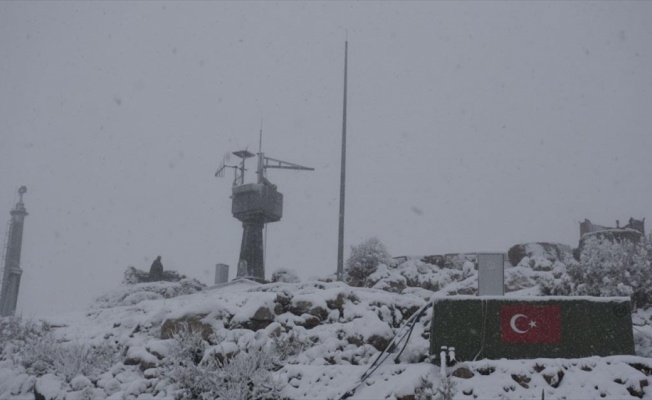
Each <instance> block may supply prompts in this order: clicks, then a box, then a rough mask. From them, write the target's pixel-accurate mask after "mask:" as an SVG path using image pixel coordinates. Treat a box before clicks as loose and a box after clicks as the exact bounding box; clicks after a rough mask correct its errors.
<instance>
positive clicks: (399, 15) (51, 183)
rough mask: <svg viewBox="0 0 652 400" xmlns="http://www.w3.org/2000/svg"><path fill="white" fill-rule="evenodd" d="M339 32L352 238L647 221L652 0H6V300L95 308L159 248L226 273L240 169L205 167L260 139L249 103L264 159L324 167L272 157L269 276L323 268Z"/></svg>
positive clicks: (554, 231)
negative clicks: (277, 197)
mask: <svg viewBox="0 0 652 400" xmlns="http://www.w3.org/2000/svg"><path fill="white" fill-rule="evenodd" d="M347 32H348V33H347ZM347 35H348V40H349V99H348V102H349V109H348V116H349V118H348V134H349V135H348V144H349V147H348V167H349V169H348V183H347V185H348V186H347V202H346V207H347V208H346V213H347V214H346V215H347V221H346V235H345V241H346V246H347V253H348V248H349V246H350V245H351V244H356V243H359V242H360V241H362V240H363V239H365V238H367V237H369V236H374V235H375V236H377V237H378V238H379V239H380V240H381V241H383V242H384V243H385V244H386V245H387V247H388V248H389V251H390V252H391V253H392V255H395V256H398V255H425V254H441V253H448V252H459V251H462V252H474V251H507V250H508V249H509V247H510V246H512V245H514V244H517V243H524V242H535V241H548V242H560V243H565V244H569V245H572V246H575V245H576V244H577V240H578V235H579V226H578V222H579V221H581V220H583V219H584V218H589V219H591V220H592V221H593V222H595V223H598V224H603V225H610V226H613V225H615V220H617V219H619V220H621V221H626V220H627V219H628V218H629V217H635V218H644V217H650V216H652V201H651V200H652V199H651V194H652V180H651V179H650V171H651V170H652V168H651V167H652V158H651V154H650V153H651V152H650V149H651V145H652V132H651V127H652V111H651V109H650V106H651V104H652V2H639V1H636V2H581V1H575V2H556V1H555V2H544V1H538V2H514V1H509V2H327V3H319V2H278V3H274V2H153V1H147V2H78V1H73V2H0V138H1V141H0V215H4V217H2V218H0V220H5V221H8V220H9V211H10V210H11V209H12V208H13V206H14V204H15V201H16V199H17V197H16V191H17V189H18V187H19V186H20V185H27V187H28V192H27V194H26V195H25V204H26V207H27V210H28V212H29V216H28V217H27V220H26V225H25V235H24V242H23V252H22V267H23V270H24V274H23V279H22V286H21V291H20V297H19V312H22V314H23V315H26V316H33V315H37V314H43V313H48V312H53V311H61V310H68V309H74V308H77V307H83V306H86V305H87V304H88V303H89V302H90V301H91V299H92V298H94V297H95V296H97V295H99V294H100V293H102V292H104V291H106V290H109V289H111V288H113V287H115V286H117V285H118V284H119V283H120V281H121V278H122V274H123V272H124V270H125V268H126V267H127V266H129V265H133V266H136V267H138V268H141V269H146V270H148V269H149V266H150V264H151V262H152V261H153V259H154V258H155V257H156V255H159V254H160V255H161V256H163V264H164V266H165V267H166V268H167V269H176V270H178V271H179V272H181V273H184V274H186V275H189V276H191V277H196V278H197V279H199V280H200V281H202V282H205V283H210V282H212V280H213V277H214V265H215V264H216V263H226V264H229V265H231V277H233V276H234V273H235V264H236V262H237V258H238V253H239V247H240V238H241V232H242V231H241V226H240V223H239V222H238V221H237V220H235V219H234V218H233V217H232V216H231V213H230V207H231V204H230V198H229V196H230V191H231V181H232V177H231V176H227V177H225V178H223V179H217V178H215V177H214V176H213V174H214V172H215V170H216V169H217V167H218V165H219V163H220V161H221V158H222V155H223V154H224V153H226V152H231V151H235V150H239V149H242V148H245V147H247V146H248V148H249V150H252V151H254V152H255V151H257V148H258V131H259V128H260V124H261V119H263V121H264V122H263V130H264V138H263V151H264V152H265V153H266V155H267V156H270V157H273V158H278V159H281V160H285V161H290V162H294V163H298V164H303V165H306V166H311V167H314V168H315V171H313V172H297V171H279V170H271V171H270V172H269V174H268V178H269V179H270V180H271V181H272V182H273V183H275V184H277V185H278V187H279V190H280V191H281V192H282V193H283V194H284V196H285V208H284V216H283V219H282V220H281V221H280V222H277V223H274V224H270V225H269V228H268V245H267V277H268V278H269V276H270V275H271V273H272V272H273V271H274V270H276V269H278V268H281V267H286V268H291V269H294V270H296V271H297V272H298V273H299V275H300V276H301V277H302V278H303V279H307V278H310V277H313V276H323V275H327V274H330V273H334V272H335V269H336V262H337V216H338V203H339V200H338V196H339V165H340V135H341V118H342V81H343V76H342V73H343V58H344V41H345V38H346V37H347ZM252 165H253V163H252ZM249 180H253V174H251V175H249ZM647 221H648V225H650V223H652V220H650V219H649V218H648V219H647Z"/></svg>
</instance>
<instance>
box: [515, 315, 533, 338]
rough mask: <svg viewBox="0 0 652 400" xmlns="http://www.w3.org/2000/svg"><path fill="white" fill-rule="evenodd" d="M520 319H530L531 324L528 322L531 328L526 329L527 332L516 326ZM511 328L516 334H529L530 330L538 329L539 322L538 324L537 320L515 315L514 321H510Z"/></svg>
mask: <svg viewBox="0 0 652 400" xmlns="http://www.w3.org/2000/svg"><path fill="white" fill-rule="evenodd" d="M519 318H525V319H528V320H529V322H528V326H529V328H527V329H525V330H523V329H519V328H518V327H517V326H516V321H518V319H519ZM509 326H510V327H511V328H512V330H513V331H514V332H516V333H521V334H523V333H527V332H528V331H529V330H530V329H532V328H536V327H537V322H536V321H535V320H532V319H529V318H528V317H527V315H524V314H514V315H513V316H512V319H511V320H510V321H509Z"/></svg>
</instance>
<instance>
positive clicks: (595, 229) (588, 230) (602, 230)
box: [580, 218, 645, 242]
mask: <svg viewBox="0 0 652 400" xmlns="http://www.w3.org/2000/svg"><path fill="white" fill-rule="evenodd" d="M589 234H596V235H598V236H604V237H606V238H609V239H616V240H622V239H627V240H629V241H633V242H638V241H639V240H640V239H641V238H642V237H644V236H645V218H643V219H641V220H638V219H634V218H630V219H629V223H628V224H627V225H624V226H620V221H618V220H616V227H615V228H610V227H607V226H602V225H595V224H593V223H592V222H591V221H589V220H588V219H584V221H582V222H580V240H582V239H584V236H586V235H589Z"/></svg>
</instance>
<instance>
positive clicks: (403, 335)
mask: <svg viewBox="0 0 652 400" xmlns="http://www.w3.org/2000/svg"><path fill="white" fill-rule="evenodd" d="M433 303H434V300H430V301H428V302H427V303H426V304H424V305H423V306H422V307H421V308H420V309H419V310H418V311H417V312H415V313H414V314H412V315H411V316H410V318H408V320H407V321H406V322H405V323H404V324H403V326H401V328H400V329H399V330H398V332H397V333H396V334H395V335H394V337H393V338H392V340H391V341H390V342H389V345H387V347H386V348H385V350H383V351H382V352H381V353H380V354H379V355H378V357H377V358H376V359H375V360H374V362H373V363H371V365H370V366H369V368H367V370H366V371H365V373H364V374H362V375H361V376H360V379H358V382H356V384H355V386H353V387H352V388H351V389H349V390H347V391H346V392H344V394H342V396H340V397H339V400H344V399H347V398H349V397H351V396H353V394H354V393H355V391H356V389H357V388H358V387H359V386H360V385H361V384H363V383H364V381H366V380H367V379H368V378H369V377H370V376H371V375H372V374H373V373H374V372H376V370H377V369H378V368H379V367H380V366H381V365H382V364H383V363H384V362H385V360H387V359H388V358H389V357H390V355H391V352H392V351H393V350H394V349H395V348H397V347H398V346H399V345H400V343H401V342H402V341H403V339H406V340H405V343H404V344H403V348H402V349H401V351H400V352H399V354H398V355H397V356H396V357H395V360H398V358H399V357H400V356H401V354H402V353H403V350H405V348H406V347H407V344H408V341H409V340H410V336H411V335H412V331H413V330H414V327H415V325H416V323H417V322H418V321H419V319H420V318H421V315H422V314H423V313H424V312H425V311H426V310H427V308H428V307H429V306H431V305H432V304H433ZM405 329H407V331H406V332H403V331H404V330H405ZM397 338H398V340H397Z"/></svg>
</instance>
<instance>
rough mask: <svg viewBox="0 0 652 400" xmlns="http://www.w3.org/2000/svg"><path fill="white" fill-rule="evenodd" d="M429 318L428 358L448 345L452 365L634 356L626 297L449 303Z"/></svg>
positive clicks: (442, 303) (436, 307)
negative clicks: (485, 360) (458, 362)
mask: <svg viewBox="0 0 652 400" xmlns="http://www.w3.org/2000/svg"><path fill="white" fill-rule="evenodd" d="M433 313H434V314H433V320H432V325H431V336H430V352H431V354H437V355H438V354H439V351H440V348H441V346H448V347H451V346H452V347H455V348H456V358H457V359H458V360H463V361H466V360H473V359H475V358H476V356H477V359H478V360H479V359H483V358H489V359H500V358H507V359H531V358H580V357H589V356H609V355H616V354H634V339H633V334H632V320H631V306H630V302H629V300H628V299H626V298H610V299H596V300H595V301H594V300H592V299H587V298H586V297H583V298H578V299H572V298H561V297H541V298H537V299H532V300H524V299H509V298H496V297H486V298H482V297H475V298H470V297H464V298H450V299H442V300H440V301H438V302H436V303H435V304H434V306H433Z"/></svg>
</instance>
